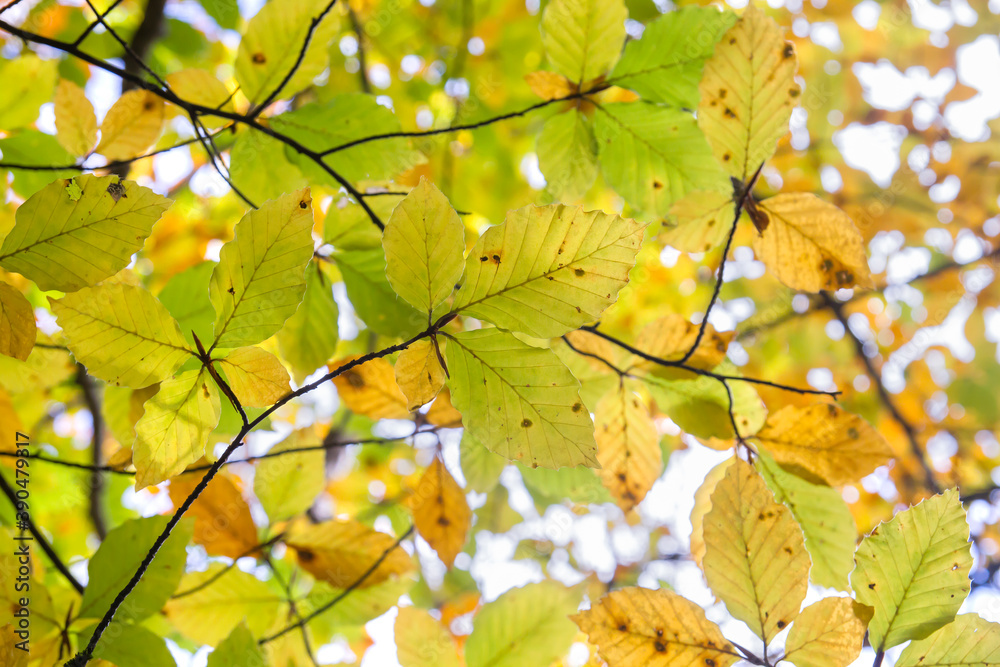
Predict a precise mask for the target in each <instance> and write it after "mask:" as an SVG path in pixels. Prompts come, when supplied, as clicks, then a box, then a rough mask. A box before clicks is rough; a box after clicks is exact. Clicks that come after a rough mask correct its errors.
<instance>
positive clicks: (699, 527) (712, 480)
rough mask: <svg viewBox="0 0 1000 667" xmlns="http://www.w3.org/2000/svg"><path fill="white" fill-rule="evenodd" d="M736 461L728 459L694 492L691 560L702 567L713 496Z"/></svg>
mask: <svg viewBox="0 0 1000 667" xmlns="http://www.w3.org/2000/svg"><path fill="white" fill-rule="evenodd" d="M733 461H735V459H726V460H725V461H723V462H722V463H720V464H718V465H717V466H715V467H714V468H712V469H711V470H709V471H708V473H707V474H706V475H705V480H704V481H703V482H702V483H701V486H699V487H698V490H697V491H695V492H694V506H693V507H692V508H691V560H693V561H694V562H695V563H697V564H698V566H699V567H702V564H703V562H704V559H705V516H706V515H707V514H708V513H709V512H710V511H711V510H712V494H713V493H714V492H715V487H717V486H718V485H719V482H721V481H722V480H723V479H725V477H726V471H727V470H728V469H729V466H731V465H732V464H733Z"/></svg>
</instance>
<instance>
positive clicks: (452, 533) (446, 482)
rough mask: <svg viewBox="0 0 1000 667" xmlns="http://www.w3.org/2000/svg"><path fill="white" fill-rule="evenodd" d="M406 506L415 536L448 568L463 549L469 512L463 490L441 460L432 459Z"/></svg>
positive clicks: (470, 521)
mask: <svg viewBox="0 0 1000 667" xmlns="http://www.w3.org/2000/svg"><path fill="white" fill-rule="evenodd" d="M407 504H408V505H409V507H410V509H412V510H413V523H414V525H416V527H417V533H419V535H420V537H422V538H424V540H426V541H427V543H428V544H429V545H431V547H432V548H433V549H434V551H436V552H437V555H438V557H439V558H440V559H441V560H442V561H443V562H444V564H445V565H447V566H448V567H451V566H452V564H453V563H454V562H455V556H457V555H458V554H459V552H461V551H462V547H464V546H465V538H466V536H467V534H468V532H469V527H470V526H471V524H472V510H470V509H469V504H468V503H467V502H466V500H465V492H464V491H462V487H460V486H459V485H458V483H457V482H456V481H455V479H454V478H453V477H452V476H451V473H449V472H448V469H447V468H445V466H444V463H443V462H442V461H441V459H440V458H435V459H434V462H433V463H431V465H430V466H428V468H427V470H426V471H425V472H424V474H423V476H422V477H421V478H420V482H419V483H418V484H417V488H416V489H414V491H413V495H411V496H410V497H409V498H408V499H407Z"/></svg>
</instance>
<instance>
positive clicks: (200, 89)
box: [166, 67, 233, 128]
mask: <svg viewBox="0 0 1000 667" xmlns="http://www.w3.org/2000/svg"><path fill="white" fill-rule="evenodd" d="M166 82H167V85H168V86H170V89H171V90H172V91H174V94H175V95H177V97H179V98H181V99H182V100H184V101H185V102H190V103H192V104H199V105H201V106H203V107H210V108H212V109H221V110H223V111H232V110H233V101H232V97H233V96H232V95H231V94H230V93H229V90H228V89H227V88H226V84H224V83H222V82H221V81H219V80H218V79H217V78H216V77H215V76H214V75H213V74H212V73H211V72H209V71H208V70H203V69H198V68H196V67H192V68H189V69H182V70H180V71H179V72H172V73H170V74H168V75H167V77H166ZM168 109H178V107H168ZM201 122H202V124H203V125H204V126H205V127H207V128H215V127H222V126H223V125H226V124H227V123H229V122H230V121H229V120H227V119H225V118H214V117H212V116H202V117H201Z"/></svg>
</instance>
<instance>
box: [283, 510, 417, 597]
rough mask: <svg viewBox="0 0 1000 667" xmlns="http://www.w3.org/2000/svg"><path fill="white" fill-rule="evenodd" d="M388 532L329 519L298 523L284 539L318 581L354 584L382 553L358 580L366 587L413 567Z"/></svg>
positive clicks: (359, 585) (350, 522) (333, 583)
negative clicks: (361, 580) (314, 522)
mask: <svg viewBox="0 0 1000 667" xmlns="http://www.w3.org/2000/svg"><path fill="white" fill-rule="evenodd" d="M395 542H396V540H395V539H393V537H392V536H391V535H386V534H385V533H380V532H377V531H374V530H372V529H371V528H368V527H367V526H365V525H363V524H360V523H357V522H356V521H349V520H333V521H325V522H323V523H318V524H313V525H309V526H302V527H299V528H297V529H296V530H295V531H294V532H293V533H291V534H290V535H289V536H288V538H287V540H286V543H287V544H288V546H290V547H292V548H293V549H295V555H296V556H297V558H298V562H299V565H300V566H301V567H302V569H304V570H305V571H306V572H308V573H309V574H311V575H313V576H314V577H315V578H316V579H319V580H320V581H325V582H327V583H329V584H332V585H334V586H339V587H341V588H343V587H346V586H351V585H354V584H355V583H356V582H357V581H359V580H360V579H361V576H362V575H363V574H364V573H365V572H367V571H368V570H369V569H370V568H371V567H373V566H374V565H375V563H376V562H377V561H378V560H379V558H382V556H383V555H384V554H385V558H384V560H382V562H381V564H380V565H379V566H378V567H377V568H375V570H374V571H373V572H372V573H371V574H370V575H369V576H368V577H367V578H366V579H365V580H364V581H363V582H362V583H360V584H358V587H359V588H366V587H369V586H375V585H376V584H380V583H382V582H383V581H385V580H386V579H388V578H389V577H392V576H395V575H403V574H407V573H408V572H410V571H411V570H412V569H413V561H412V560H411V559H410V556H409V554H407V553H406V552H405V551H403V549H402V548H400V547H398V546H393V545H394V544H395Z"/></svg>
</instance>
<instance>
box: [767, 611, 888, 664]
mask: <svg viewBox="0 0 1000 667" xmlns="http://www.w3.org/2000/svg"><path fill="white" fill-rule="evenodd" d="M871 617H872V609H871V607H866V606H864V605H861V604H858V603H857V602H855V601H854V600H852V599H851V598H824V599H822V600H820V601H818V602H815V603H813V604H811V605H809V606H808V607H806V608H805V609H803V610H802V613H801V614H800V615H799V617H798V619H796V621H795V623H794V624H792V629H791V630H790V631H789V633H788V639H787V640H786V641H785V659H786V660H790V661H791V662H792V663H794V664H795V667H847V666H848V665H850V664H851V663H853V662H854V660H855V659H856V658H857V657H858V656H859V655H860V654H861V644H862V642H863V641H864V638H865V628H866V626H867V625H868V621H869V620H870V619H871ZM792 656H794V657H792Z"/></svg>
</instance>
